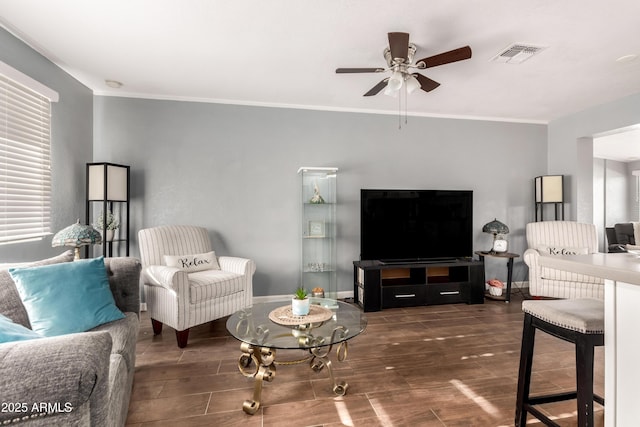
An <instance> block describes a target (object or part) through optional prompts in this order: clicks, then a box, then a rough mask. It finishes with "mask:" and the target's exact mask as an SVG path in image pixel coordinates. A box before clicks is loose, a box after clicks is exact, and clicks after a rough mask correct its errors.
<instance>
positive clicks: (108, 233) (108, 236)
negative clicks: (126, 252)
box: [107, 230, 116, 242]
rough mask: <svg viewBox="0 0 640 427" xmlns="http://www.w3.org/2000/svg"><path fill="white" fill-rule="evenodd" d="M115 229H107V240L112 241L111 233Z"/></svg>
mask: <svg viewBox="0 0 640 427" xmlns="http://www.w3.org/2000/svg"><path fill="white" fill-rule="evenodd" d="M115 231H116V230H107V242H113V235H114V234H115Z"/></svg>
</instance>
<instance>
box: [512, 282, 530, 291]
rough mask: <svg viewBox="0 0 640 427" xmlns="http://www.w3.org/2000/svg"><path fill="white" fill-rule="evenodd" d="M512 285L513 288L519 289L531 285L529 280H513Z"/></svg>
mask: <svg viewBox="0 0 640 427" xmlns="http://www.w3.org/2000/svg"><path fill="white" fill-rule="evenodd" d="M511 287H512V288H518V289H524V288H528V287H529V281H528V280H521V281H513V282H511Z"/></svg>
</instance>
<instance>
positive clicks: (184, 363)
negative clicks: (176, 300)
mask: <svg viewBox="0 0 640 427" xmlns="http://www.w3.org/2000/svg"><path fill="white" fill-rule="evenodd" d="M522 299H523V297H522V295H521V294H520V295H519V292H518V291H516V292H515V295H514V296H513V299H512V302H511V303H510V304H506V303H504V302H500V301H490V300H487V301H485V304H480V305H466V304H452V305H439V306H426V307H411V308H403V309H390V310H384V311H380V312H374V313H367V318H368V321H369V325H368V327H367V330H366V331H365V332H364V333H363V334H361V335H360V336H358V337H356V338H354V339H353V340H351V341H350V342H349V352H348V357H347V359H346V360H345V361H344V362H342V363H339V362H337V361H336V360H335V355H332V357H331V359H332V361H333V366H334V370H335V373H336V376H337V377H338V378H339V379H344V380H346V381H347V382H348V383H349V390H348V394H347V395H346V396H344V397H336V396H335V395H334V394H333V393H332V391H331V384H330V381H329V378H328V372H327V370H326V369H324V370H322V371H321V372H314V371H312V370H311V369H310V368H309V365H308V364H299V365H287V366H278V368H277V373H276V375H275V378H274V380H273V381H272V382H270V383H265V386H264V389H263V393H262V400H263V402H262V407H261V408H260V409H259V410H258V412H257V413H256V414H255V415H253V416H251V415H247V414H245V413H244V412H243V411H242V402H243V401H244V400H245V399H248V398H250V397H251V396H252V394H253V382H252V380H251V379H249V378H246V377H244V376H243V375H242V374H240V372H239V371H238V367H237V360H238V356H239V355H240V348H239V342H238V341H236V340H235V339H234V338H232V337H231V336H230V335H229V334H228V333H227V332H226V328H225V322H226V318H225V319H220V320H218V321H215V322H212V323H210V324H206V325H201V326H199V327H196V328H193V329H192V331H191V336H190V337H189V345H188V346H187V347H186V348H185V349H182V350H181V349H179V348H178V347H177V345H176V341H175V334H174V331H173V330H172V329H171V328H168V327H166V326H165V329H164V331H163V333H162V335H160V336H155V337H154V336H153V332H152V330H151V322H150V320H149V318H148V316H147V315H146V313H143V314H142V326H141V330H140V336H139V340H138V345H137V362H136V373H135V380H134V389H133V396H132V399H131V404H130V408H129V415H128V419H127V426H130V427H134V426H135V427H151V426H154V427H160V426H167V427H169V426H172V427H173V426H225V427H227V426H247V427H253V426H265V427H266V426H287V427H290V426H327V427H333V426H342V425H344V426H366V427H376V426H438V427H442V426H447V427H450V426H512V425H513V420H514V408H515V395H516V382H517V374H518V360H519V353H520V337H521V333H522V320H523V315H522V311H521V302H522ZM603 350H604V349H603V347H600V348H598V349H597V350H596V369H595V385H594V388H595V390H596V392H597V393H599V394H600V395H603V394H604V351H603ZM302 355H303V353H301V352H297V351H292V352H286V351H281V352H279V353H278V354H277V359H278V360H286V359H289V360H295V359H297V358H300V357H301V356H302ZM533 371H534V374H533V377H532V378H533V379H532V381H533V384H532V392H533V393H537V392H539V393H542V392H549V391H567V390H571V389H572V388H574V387H575V385H574V384H575V359H574V348H573V346H572V345H571V344H569V343H565V342H563V341H561V340H559V339H557V338H553V337H550V336H548V335H546V334H543V333H538V334H537V342H536V346H535V354H534V366H533ZM595 407H596V410H597V412H596V425H598V426H602V425H604V409H603V408H602V407H601V406H600V405H597V404H596V405H595ZM545 409H546V410H547V411H548V413H549V414H552V415H554V416H556V417H557V420H556V421H557V422H558V423H559V424H560V425H562V426H576V425H577V421H576V408H575V401H570V402H563V403H556V404H550V405H546V407H545ZM529 423H530V424H531V425H540V424H539V423H537V422H535V421H534V420H530V421H529Z"/></svg>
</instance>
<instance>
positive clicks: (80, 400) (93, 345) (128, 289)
mask: <svg viewBox="0 0 640 427" xmlns="http://www.w3.org/2000/svg"><path fill="white" fill-rule="evenodd" d="M72 260H73V254H72V253H71V252H70V251H69V252H67V253H65V254H62V255H60V256H57V257H54V258H51V259H48V260H44V261H40V262H37V263H30V264H28V265H30V266H33V265H44V264H52V263H57V262H68V261H72ZM23 265H24V264H23ZM5 267H7V266H2V268H0V313H1V314H3V315H4V316H6V317H8V318H10V319H11V320H13V322H14V323H20V324H22V325H24V326H26V327H30V324H29V318H28V316H27V313H26V310H25V309H24V306H23V305H22V302H21V301H20V298H19V295H18V293H17V289H16V287H15V284H14V283H13V280H12V279H11V276H10V275H9V273H8V272H7V270H6V269H5ZM105 268H106V270H107V274H108V277H109V284H110V286H111V291H112V293H113V296H114V299H115V302H116V305H117V306H118V308H119V309H120V310H121V311H122V312H123V313H124V314H125V318H124V319H121V320H118V321H115V322H110V323H106V324H104V325H101V326H98V327H97V328H95V329H92V330H91V331H89V332H83V333H77V334H69V335H63V336H58V337H51V338H39V339H35V340H29V341H17V342H9V343H3V344H0V404H2V405H3V407H2V408H0V425H5V424H8V425H27V426H52V425H56V426H123V425H124V424H125V422H126V418H127V411H128V408H129V399H130V396H131V388H132V384H133V375H134V369H135V348H136V341H137V337H138V328H139V309H140V296H139V280H140V269H141V266H140V262H139V261H138V260H137V259H135V258H105Z"/></svg>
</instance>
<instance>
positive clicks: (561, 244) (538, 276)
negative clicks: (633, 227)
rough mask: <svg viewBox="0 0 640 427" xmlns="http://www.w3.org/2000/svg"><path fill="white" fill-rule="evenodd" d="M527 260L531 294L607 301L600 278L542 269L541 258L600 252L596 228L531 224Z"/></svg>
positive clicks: (558, 223)
mask: <svg viewBox="0 0 640 427" xmlns="http://www.w3.org/2000/svg"><path fill="white" fill-rule="evenodd" d="M526 234H527V245H528V246H529V248H528V249H527V250H526V251H525V252H524V255H523V259H524V262H525V264H527V266H528V267H529V293H530V294H531V295H532V296H542V297H553V298H598V299H604V281H603V279H601V278H599V277H594V276H588V275H586V274H579V273H572V272H568V271H562V270H556V269H553V268H547V267H542V266H541V265H540V262H539V260H540V257H541V256H563V255H568V254H576V255H580V254H585V255H586V254H590V253H596V252H598V236H597V233H596V226H595V225H593V224H584V223H579V222H574V221H542V222H532V223H529V224H527V227H526Z"/></svg>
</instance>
